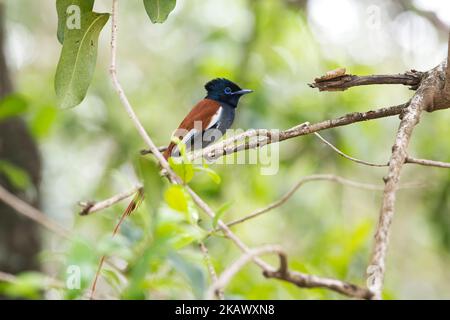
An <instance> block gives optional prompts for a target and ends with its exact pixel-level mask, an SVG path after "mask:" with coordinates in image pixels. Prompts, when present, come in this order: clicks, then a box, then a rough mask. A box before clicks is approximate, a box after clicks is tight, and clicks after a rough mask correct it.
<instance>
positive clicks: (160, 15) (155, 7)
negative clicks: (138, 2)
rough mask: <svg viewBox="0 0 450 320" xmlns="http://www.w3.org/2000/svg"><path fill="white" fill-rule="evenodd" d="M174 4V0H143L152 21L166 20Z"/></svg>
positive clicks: (175, 2) (160, 21) (161, 21)
mask: <svg viewBox="0 0 450 320" xmlns="http://www.w3.org/2000/svg"><path fill="white" fill-rule="evenodd" d="M176 4H177V1H176V0H144V6H145V11H147V15H148V17H149V18H150V20H151V21H152V22H153V23H163V22H164V21H166V19H167V17H168V16H169V14H170V13H171V12H172V11H173V9H175V5H176Z"/></svg>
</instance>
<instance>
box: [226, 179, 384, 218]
mask: <svg viewBox="0 0 450 320" xmlns="http://www.w3.org/2000/svg"><path fill="white" fill-rule="evenodd" d="M312 181H331V182H335V183H339V184H342V185H347V186H350V187H354V188H360V189H366V190H378V191H380V190H383V187H382V186H376V185H373V184H367V183H361V182H356V181H352V180H349V179H345V178H342V177H339V176H336V175H333V174H315V175H310V176H306V177H304V178H302V179H300V180H299V181H298V182H297V183H296V184H295V185H294V186H293V187H292V188H291V189H290V190H289V191H288V192H286V194H285V195H284V196H282V197H281V198H280V199H279V200H277V201H275V202H273V203H271V204H270V205H268V206H267V207H264V208H261V209H258V210H255V211H254V212H252V213H250V214H248V215H246V216H244V217H242V218H239V219H237V220H233V221H231V222H228V223H227V226H229V227H231V226H234V225H237V224H240V223H242V222H245V221H247V220H250V219H253V218H256V217H258V216H260V215H262V214H264V213H266V212H269V211H271V210H273V209H275V208H278V207H280V206H282V205H283V204H285V203H286V202H287V201H288V200H289V199H290V198H291V197H292V196H293V195H294V194H295V192H297V190H298V189H300V187H301V186H303V185H304V184H306V183H308V182H312Z"/></svg>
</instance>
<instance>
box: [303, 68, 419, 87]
mask: <svg viewBox="0 0 450 320" xmlns="http://www.w3.org/2000/svg"><path fill="white" fill-rule="evenodd" d="M343 70H344V72H345V69H343ZM422 76H423V73H422V72H419V71H416V70H411V71H408V72H405V73H403V74H394V75H369V76H357V75H353V74H345V73H344V74H340V73H338V74H336V75H334V76H330V75H329V74H327V75H325V76H323V77H320V78H316V79H314V83H311V84H309V86H310V87H311V88H317V89H319V91H344V90H347V89H348V88H351V87H356V86H366V85H373V84H402V85H405V86H410V88H411V89H413V90H416V89H417V87H418V85H419V84H420V81H421V79H422Z"/></svg>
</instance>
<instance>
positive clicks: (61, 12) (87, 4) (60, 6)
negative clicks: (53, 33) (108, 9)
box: [56, 0, 95, 44]
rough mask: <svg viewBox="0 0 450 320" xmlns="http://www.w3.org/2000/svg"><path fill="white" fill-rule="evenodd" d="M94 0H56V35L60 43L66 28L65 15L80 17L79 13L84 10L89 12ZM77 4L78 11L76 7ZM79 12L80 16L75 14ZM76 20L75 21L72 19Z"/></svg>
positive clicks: (62, 40) (74, 17)
mask: <svg viewBox="0 0 450 320" xmlns="http://www.w3.org/2000/svg"><path fill="white" fill-rule="evenodd" d="M94 1H95V0H56V13H57V14H58V32H57V37H58V40H59V42H60V43H61V44H63V42H64V29H65V28H66V21H67V17H68V16H69V17H72V18H73V19H77V18H81V15H82V14H83V13H86V12H91V11H92V9H93V8H94ZM72 6H78V8H79V11H77V8H76V7H72ZM78 13H79V14H80V17H76V16H75V15H77V14H78ZM74 22H76V21H74Z"/></svg>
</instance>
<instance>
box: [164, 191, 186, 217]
mask: <svg viewBox="0 0 450 320" xmlns="http://www.w3.org/2000/svg"><path fill="white" fill-rule="evenodd" d="M164 199H165V200H166V202H167V204H168V205H169V207H171V208H172V209H174V210H177V211H180V212H184V213H187V212H188V202H187V199H186V195H185V193H184V191H183V188H182V187H181V186H180V185H172V186H170V187H169V189H167V191H166V193H165V194H164Z"/></svg>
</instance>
